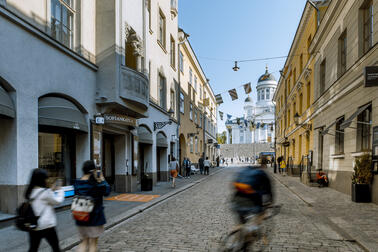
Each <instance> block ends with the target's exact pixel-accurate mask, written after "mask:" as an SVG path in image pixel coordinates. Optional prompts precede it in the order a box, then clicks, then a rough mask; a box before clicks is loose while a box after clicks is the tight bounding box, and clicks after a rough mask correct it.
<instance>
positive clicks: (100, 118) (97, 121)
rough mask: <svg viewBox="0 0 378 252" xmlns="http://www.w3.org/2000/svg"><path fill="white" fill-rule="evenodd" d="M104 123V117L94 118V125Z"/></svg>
mask: <svg viewBox="0 0 378 252" xmlns="http://www.w3.org/2000/svg"><path fill="white" fill-rule="evenodd" d="M104 123H105V118H104V117H101V116H99V117H96V124H104Z"/></svg>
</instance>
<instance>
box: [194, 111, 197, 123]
mask: <svg viewBox="0 0 378 252" xmlns="http://www.w3.org/2000/svg"><path fill="white" fill-rule="evenodd" d="M194 122H195V123H197V124H198V121H197V110H196V109H194Z"/></svg>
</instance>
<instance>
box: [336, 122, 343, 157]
mask: <svg viewBox="0 0 378 252" xmlns="http://www.w3.org/2000/svg"><path fill="white" fill-rule="evenodd" d="M343 122H344V116H343V117H342V118H339V119H337V122H336V134H335V154H342V153H344V129H340V125H341V124H342V123H343Z"/></svg>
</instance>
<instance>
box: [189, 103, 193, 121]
mask: <svg viewBox="0 0 378 252" xmlns="http://www.w3.org/2000/svg"><path fill="white" fill-rule="evenodd" d="M189 118H190V120H192V121H193V104H191V103H190V105H189Z"/></svg>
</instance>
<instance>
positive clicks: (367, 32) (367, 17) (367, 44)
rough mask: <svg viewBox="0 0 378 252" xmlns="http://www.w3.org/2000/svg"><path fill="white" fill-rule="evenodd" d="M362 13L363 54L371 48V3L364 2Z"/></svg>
mask: <svg viewBox="0 0 378 252" xmlns="http://www.w3.org/2000/svg"><path fill="white" fill-rule="evenodd" d="M362 12H363V30H362V31H363V53H364V54H365V53H366V52H367V51H369V49H370V48H371V47H372V46H373V22H374V20H373V1H372V0H370V1H365V4H364V6H363V8H362Z"/></svg>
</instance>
